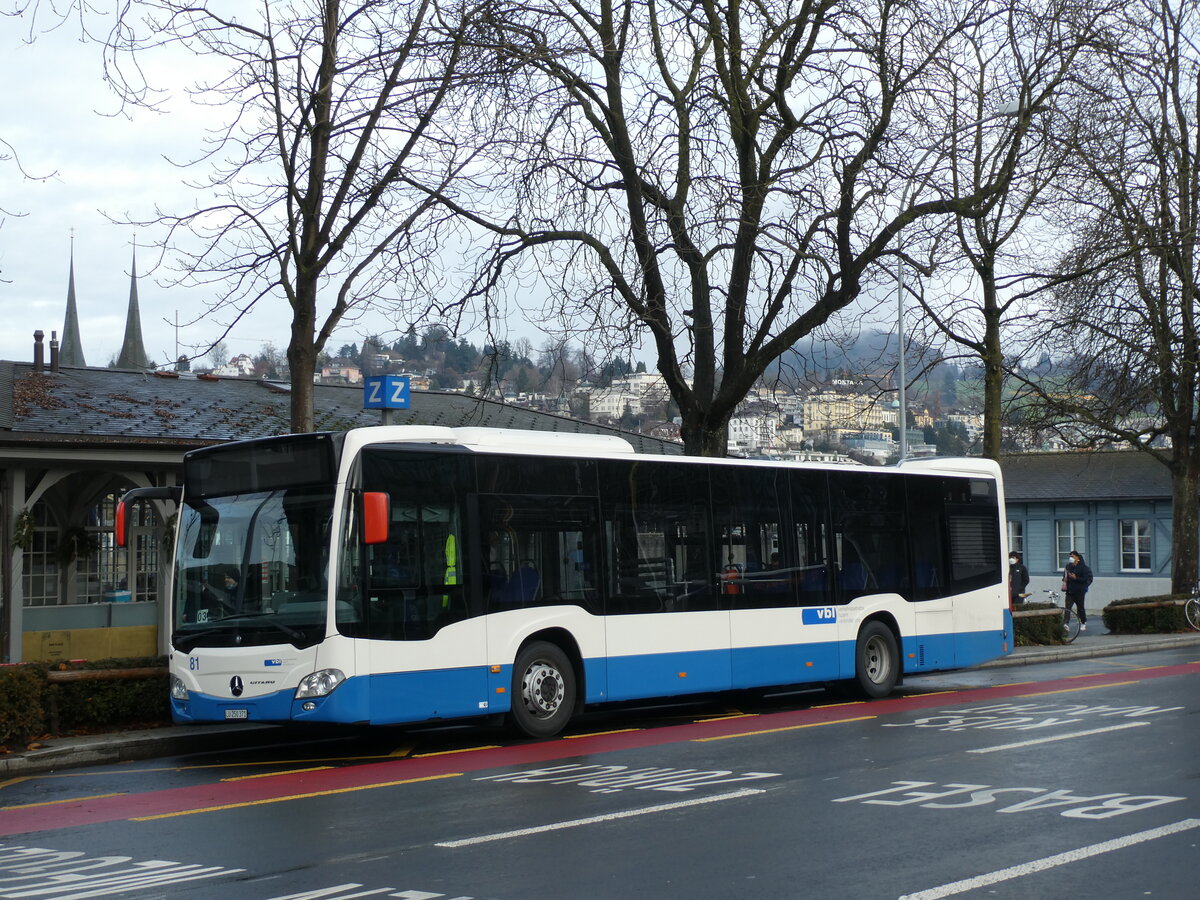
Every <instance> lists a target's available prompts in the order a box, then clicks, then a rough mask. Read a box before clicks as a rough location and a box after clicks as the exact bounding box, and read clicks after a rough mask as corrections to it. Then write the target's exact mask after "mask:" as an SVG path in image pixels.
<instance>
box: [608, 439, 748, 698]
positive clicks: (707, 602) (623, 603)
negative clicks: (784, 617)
mask: <svg viewBox="0 0 1200 900" xmlns="http://www.w3.org/2000/svg"><path fill="white" fill-rule="evenodd" d="M705 482H706V478H705V470H704V469H703V468H700V467H694V466H691V465H687V464H678V463H660V462H640V461H639V462H637V463H635V464H633V465H632V466H630V465H629V464H628V463H613V464H612V465H611V466H610V467H608V468H607V469H601V484H602V485H603V486H604V501H603V509H602V517H603V530H604V546H605V559H604V577H605V581H606V589H605V598H606V599H605V610H604V612H605V618H604V627H605V638H606V643H607V649H608V699H610V700H630V699H635V698H639V697H664V696H670V695H674V694H687V693H700V692H704V691H720V690H728V689H729V687H730V686H731V674H730V646H729V613H728V611H727V610H728V605H727V603H726V602H725V599H726V596H727V595H723V594H722V593H721V592H720V587H719V586H720V585H721V584H735V583H736V582H734V581H733V580H732V579H730V580H728V581H726V582H722V581H721V580H720V579H719V572H718V564H717V560H716V558H715V555H714V542H711V541H710V535H711V531H710V524H709V517H708V492H707V490H706V488H707V484H706V483H705ZM722 565H730V563H728V561H727V560H726V561H725V562H723V563H722Z"/></svg>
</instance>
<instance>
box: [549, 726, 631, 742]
mask: <svg viewBox="0 0 1200 900" xmlns="http://www.w3.org/2000/svg"><path fill="white" fill-rule="evenodd" d="M641 730H642V729H640V728H617V729H615V730H613V731H590V732H588V733H587V734H564V735H563V740H564V741H574V740H577V739H579V738H590V737H603V736H604V735H606V734H629V733H630V732H632V731H641Z"/></svg>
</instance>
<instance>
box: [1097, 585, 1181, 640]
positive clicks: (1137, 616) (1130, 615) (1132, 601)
mask: <svg viewBox="0 0 1200 900" xmlns="http://www.w3.org/2000/svg"><path fill="white" fill-rule="evenodd" d="M1189 596H1191V595H1190V594H1162V595H1158V596H1154V597H1128V598H1126V599H1124V600H1114V601H1113V602H1112V603H1110V604H1108V606H1106V607H1104V625H1105V627H1107V628H1108V630H1109V631H1111V632H1112V633H1113V634H1169V633H1170V632H1173V631H1188V630H1189V628H1190V626H1189V625H1188V623H1187V619H1186V618H1185V617H1184V614H1183V603H1182V601H1183V600H1186V599H1187V598H1188V597H1189Z"/></svg>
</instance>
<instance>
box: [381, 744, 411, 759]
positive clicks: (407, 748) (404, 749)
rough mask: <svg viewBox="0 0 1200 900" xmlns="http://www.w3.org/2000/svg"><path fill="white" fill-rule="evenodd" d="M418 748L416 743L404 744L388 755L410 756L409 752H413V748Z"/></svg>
mask: <svg viewBox="0 0 1200 900" xmlns="http://www.w3.org/2000/svg"><path fill="white" fill-rule="evenodd" d="M416 748H417V745H416V744H404V745H403V746H401V747H397V748H396V749H395V750H393V751H392V752H391V753H389V754H388V756H389V757H395V756H408V754H410V753H412V752H413V750H415V749H416Z"/></svg>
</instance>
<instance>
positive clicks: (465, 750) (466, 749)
mask: <svg viewBox="0 0 1200 900" xmlns="http://www.w3.org/2000/svg"><path fill="white" fill-rule="evenodd" d="M499 749H500V745H499V744H484V745H483V746H482V747H463V748H462V749H461V750H436V751H434V752H433V753H417V754H414V755H413V759H424V758H425V757H426V756H453V755H454V754H455V753H474V752H475V751H476V750H499Z"/></svg>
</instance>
